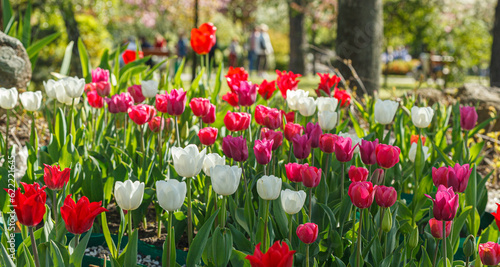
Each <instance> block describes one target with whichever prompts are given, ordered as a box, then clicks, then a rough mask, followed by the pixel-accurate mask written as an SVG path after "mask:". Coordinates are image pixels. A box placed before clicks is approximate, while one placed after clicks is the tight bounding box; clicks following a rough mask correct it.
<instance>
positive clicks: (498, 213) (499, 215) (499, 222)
mask: <svg viewBox="0 0 500 267" xmlns="http://www.w3.org/2000/svg"><path fill="white" fill-rule="evenodd" d="M496 204H497V211H496V212H492V213H491V215H493V217H494V218H495V223H496V224H497V227H498V229H500V204H498V203H496Z"/></svg>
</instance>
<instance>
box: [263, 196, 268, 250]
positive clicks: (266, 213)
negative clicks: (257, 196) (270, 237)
mask: <svg viewBox="0 0 500 267" xmlns="http://www.w3.org/2000/svg"><path fill="white" fill-rule="evenodd" d="M264 202H265V204H264V209H265V211H266V212H265V215H264V216H265V217H264V238H263V239H262V240H263V242H262V244H263V245H264V253H266V251H267V241H266V239H267V222H268V219H269V200H264Z"/></svg>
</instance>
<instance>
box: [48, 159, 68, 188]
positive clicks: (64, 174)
mask: <svg viewBox="0 0 500 267" xmlns="http://www.w3.org/2000/svg"><path fill="white" fill-rule="evenodd" d="M43 166H45V168H44V169H43V181H44V182H45V185H46V186H47V187H48V188H49V189H50V190H61V189H62V188H63V187H64V186H65V185H66V184H67V183H68V181H69V176H70V173H71V169H70V168H65V169H64V170H62V171H61V169H60V167H59V166H50V165H47V164H43Z"/></svg>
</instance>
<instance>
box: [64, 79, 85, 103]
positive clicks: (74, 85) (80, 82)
mask: <svg viewBox="0 0 500 267" xmlns="http://www.w3.org/2000/svg"><path fill="white" fill-rule="evenodd" d="M62 81H63V85H64V90H65V92H66V95H68V96H69V97H71V98H79V97H80V96H82V94H83V89H85V79H83V78H81V79H78V77H67V78H64V79H62Z"/></svg>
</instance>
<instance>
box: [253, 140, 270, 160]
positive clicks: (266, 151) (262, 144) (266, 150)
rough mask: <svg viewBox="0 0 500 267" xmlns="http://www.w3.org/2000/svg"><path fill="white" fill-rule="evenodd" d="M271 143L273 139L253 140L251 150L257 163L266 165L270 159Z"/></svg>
mask: <svg viewBox="0 0 500 267" xmlns="http://www.w3.org/2000/svg"><path fill="white" fill-rule="evenodd" d="M273 143H274V141H273V140H258V139H257V140H255V145H254V146H253V152H254V154H255V159H256V160H257V163H259V164H261V165H266V164H268V163H269V162H270V161H271V156H272V155H273V154H272V149H273Z"/></svg>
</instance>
